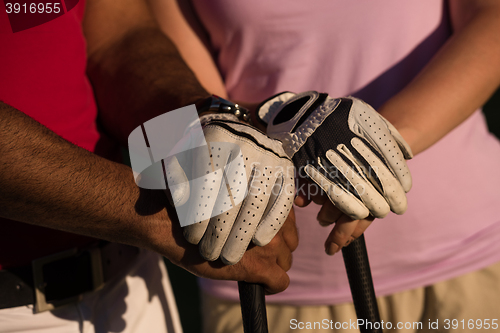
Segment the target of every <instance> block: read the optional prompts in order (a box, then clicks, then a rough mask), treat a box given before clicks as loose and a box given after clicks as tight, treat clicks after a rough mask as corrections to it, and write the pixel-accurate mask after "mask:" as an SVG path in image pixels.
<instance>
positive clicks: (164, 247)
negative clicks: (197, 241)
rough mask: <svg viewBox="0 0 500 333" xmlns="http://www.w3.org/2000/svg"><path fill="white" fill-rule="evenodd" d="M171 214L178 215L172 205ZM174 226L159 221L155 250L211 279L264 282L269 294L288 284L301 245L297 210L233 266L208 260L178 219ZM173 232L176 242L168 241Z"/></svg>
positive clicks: (196, 273) (181, 265)
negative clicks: (266, 241)
mask: <svg viewBox="0 0 500 333" xmlns="http://www.w3.org/2000/svg"><path fill="white" fill-rule="evenodd" d="M169 215H170V216H175V211H174V209H173V208H169ZM171 226H172V229H171V230H170V228H169V226H168V225H166V224H161V223H158V224H155V229H152V232H151V236H153V237H154V238H153V239H152V241H151V242H150V244H152V249H153V250H155V251H157V252H159V253H161V254H164V255H165V256H166V257H167V258H168V259H169V260H170V261H172V263H174V264H176V265H178V266H180V267H183V268H184V269H186V270H188V271H190V272H191V273H193V274H195V275H197V276H200V277H205V278H210V279H218V280H235V281H246V282H251V283H260V284H263V285H264V288H265V290H266V293H268V294H275V293H278V292H281V291H283V290H285V289H286V288H287V287H288V284H289V283H290V279H289V277H288V275H287V274H286V272H287V271H288V270H289V269H290V267H291V265H292V252H293V251H294V250H295V249H296V248H297V245H298V236H297V228H296V226H295V215H294V212H293V209H292V210H291V211H290V214H289V215H288V217H287V219H286V221H285V222H284V224H283V226H282V227H281V229H280V230H279V232H278V233H277V234H276V236H274V238H273V239H272V240H271V241H270V242H269V244H267V245H266V246H263V247H261V246H255V245H250V246H249V248H248V250H247V251H246V252H245V255H244V256H243V257H242V258H241V260H240V261H239V262H238V263H237V264H235V265H229V266H228V265H225V264H224V263H223V262H222V261H221V260H216V261H206V260H205V259H204V258H202V256H201V255H200V253H199V250H198V247H197V246H196V245H193V244H189V243H188V242H187V241H186V239H185V238H184V237H183V231H182V228H181V227H180V224H179V222H178V221H177V220H176V219H175V218H174V219H173V220H172V225H171ZM170 234H173V235H174V242H171V241H166V239H168V237H169V235H170Z"/></svg>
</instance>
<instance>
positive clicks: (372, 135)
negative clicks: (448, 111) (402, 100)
mask: <svg viewBox="0 0 500 333" xmlns="http://www.w3.org/2000/svg"><path fill="white" fill-rule="evenodd" d="M257 113H258V117H259V118H260V119H261V121H263V122H264V123H266V124H267V134H268V135H269V136H270V137H272V138H276V139H278V140H280V141H282V142H283V148H284V150H285V152H286V153H287V155H288V156H289V157H290V158H292V160H293V162H294V165H295V167H296V169H297V171H298V173H299V176H304V177H305V178H309V179H310V180H312V181H313V182H315V183H316V184H318V185H319V186H320V187H321V188H322V189H323V191H324V192H325V193H326V194H327V195H328V197H329V198H330V200H331V201H332V203H333V204H334V205H335V206H336V207H337V208H339V209H340V210H341V211H342V212H344V213H345V214H347V215H348V216H349V217H351V218H353V219H363V218H366V217H367V216H368V215H369V214H371V215H372V216H374V217H377V218H382V217H384V216H386V215H387V214H388V213H389V210H392V211H393V212H395V213H396V214H402V213H404V212H405V211H406V208H407V201H406V194H405V193H406V192H408V191H409V190H410V188H411V184H412V181H411V175H410V171H409V169H408V166H407V165H406V161H405V160H406V159H410V158H412V152H411V149H410V147H409V145H408V144H407V143H406V142H405V141H404V139H403V137H402V136H401V135H400V134H399V132H398V131H397V130H396V128H395V127H394V126H392V125H391V124H390V123H389V122H388V121H387V120H386V119H384V118H383V117H382V116H381V115H380V114H379V113H378V112H376V111H375V110H374V109H373V108H372V107H371V106H369V105H368V104H366V103H364V102H363V101H361V100H359V99H357V98H353V97H347V98H338V99H334V98H331V97H330V96H328V95H327V94H323V93H318V92H316V91H308V92H304V93H301V94H294V93H290V92H284V93H281V94H278V95H276V96H273V97H271V98H270V99H268V100H267V101H264V102H263V103H262V104H261V106H260V107H259V108H258V110H257Z"/></svg>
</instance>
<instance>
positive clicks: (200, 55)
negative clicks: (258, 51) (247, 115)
mask: <svg viewBox="0 0 500 333" xmlns="http://www.w3.org/2000/svg"><path fill="white" fill-rule="evenodd" d="M148 2H149V4H150V6H151V8H152V9H153V13H154V15H155V18H156V20H157V22H158V24H159V25H160V27H161V30H162V31H163V32H164V33H165V34H166V35H167V36H168V37H169V38H170V39H171V40H172V41H173V42H174V43H175V45H176V46H177V49H178V50H179V52H180V54H181V55H182V58H183V59H184V61H185V62H186V64H187V65H188V66H189V67H190V68H191V69H192V70H193V72H194V73H195V75H196V77H197V78H198V81H199V82H200V83H201V85H202V86H203V87H204V88H205V89H206V90H207V91H208V92H210V93H212V94H216V95H219V96H221V97H224V98H226V97H227V94H226V89H225V87H224V82H223V81H222V77H221V75H220V73H219V70H218V68H217V66H216V65H215V63H214V61H213V58H212V55H211V54H210V51H209V37H208V34H207V33H206V31H205V29H204V28H203V26H202V25H201V23H200V22H199V20H198V17H197V15H196V13H195V12H194V8H193V7H192V4H191V1H190V0H148Z"/></svg>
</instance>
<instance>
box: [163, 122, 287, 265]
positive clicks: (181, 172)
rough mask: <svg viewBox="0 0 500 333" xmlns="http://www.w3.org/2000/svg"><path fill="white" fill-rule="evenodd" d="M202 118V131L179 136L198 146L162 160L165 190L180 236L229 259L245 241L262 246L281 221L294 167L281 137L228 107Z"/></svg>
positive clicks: (234, 259) (235, 257)
mask: <svg viewBox="0 0 500 333" xmlns="http://www.w3.org/2000/svg"><path fill="white" fill-rule="evenodd" d="M201 121H202V124H203V133H201V131H200V133H199V134H198V135H196V131H195V130H194V129H192V130H191V131H190V132H189V133H188V134H187V135H186V137H185V138H184V139H183V140H181V142H189V143H190V144H191V145H190V146H191V147H196V148H194V149H188V148H183V149H182V150H183V151H185V153H183V154H177V155H175V156H174V157H172V158H170V159H167V160H166V164H165V169H166V172H167V179H168V182H169V187H170V193H171V195H172V202H173V203H174V205H175V207H176V210H177V215H178V218H179V219H180V223H181V225H182V226H185V227H184V235H185V237H186V239H187V240H188V241H189V242H190V243H192V244H199V248H200V253H201V254H202V256H203V257H204V258H205V259H207V260H211V261H213V260H216V259H217V258H219V256H220V257H221V259H222V261H223V262H224V263H226V264H229V265H233V264H235V263H237V262H238V261H239V260H240V259H241V257H242V256H243V254H244V253H245V250H246V249H247V247H248V245H249V244H250V241H252V240H253V243H254V244H256V245H259V246H264V245H266V244H268V243H269V242H270V241H271V239H272V238H273V237H274V235H275V234H276V233H277V232H278V231H279V229H280V228H281V226H282V224H283V223H284V221H285V219H286V217H287V215H288V213H289V211H290V209H291V207H292V201H293V196H294V193H295V186H294V185H295V184H294V167H293V164H292V162H291V161H290V159H289V158H288V157H287V156H286V154H285V152H284V151H283V148H282V146H281V142H280V141H278V140H274V139H271V138H269V137H268V136H266V135H265V134H263V133H262V132H260V131H258V130H256V129H254V128H252V127H251V126H248V125H246V124H243V123H239V122H238V119H237V118H236V117H235V116H234V115H229V114H223V115H221V114H219V115H206V116H202V117H201ZM193 132H194V133H193ZM205 140H206V141H205ZM205 142H206V143H205Z"/></svg>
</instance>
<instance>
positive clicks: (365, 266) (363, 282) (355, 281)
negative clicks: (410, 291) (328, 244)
mask: <svg viewBox="0 0 500 333" xmlns="http://www.w3.org/2000/svg"><path fill="white" fill-rule="evenodd" d="M342 256H343V257H344V265H345V268H346V271H347V278H348V279H349V286H350V287H351V294H352V300H353V302H354V308H355V309H356V315H357V317H358V319H363V320H365V322H371V323H373V324H375V323H376V322H378V323H379V324H380V314H379V312H378V305H377V299H376V297H375V289H374V288H373V281H372V274H371V271H370V263H369V262H368V254H367V252H366V244H365V237H364V235H361V237H359V238H357V239H355V240H354V241H353V242H352V243H351V244H349V245H348V246H346V247H344V248H342ZM371 326H372V327H370V328H367V327H365V326H364V325H360V331H361V333H382V329H375V328H373V326H375V325H371ZM377 327H380V326H378V325H377Z"/></svg>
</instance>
